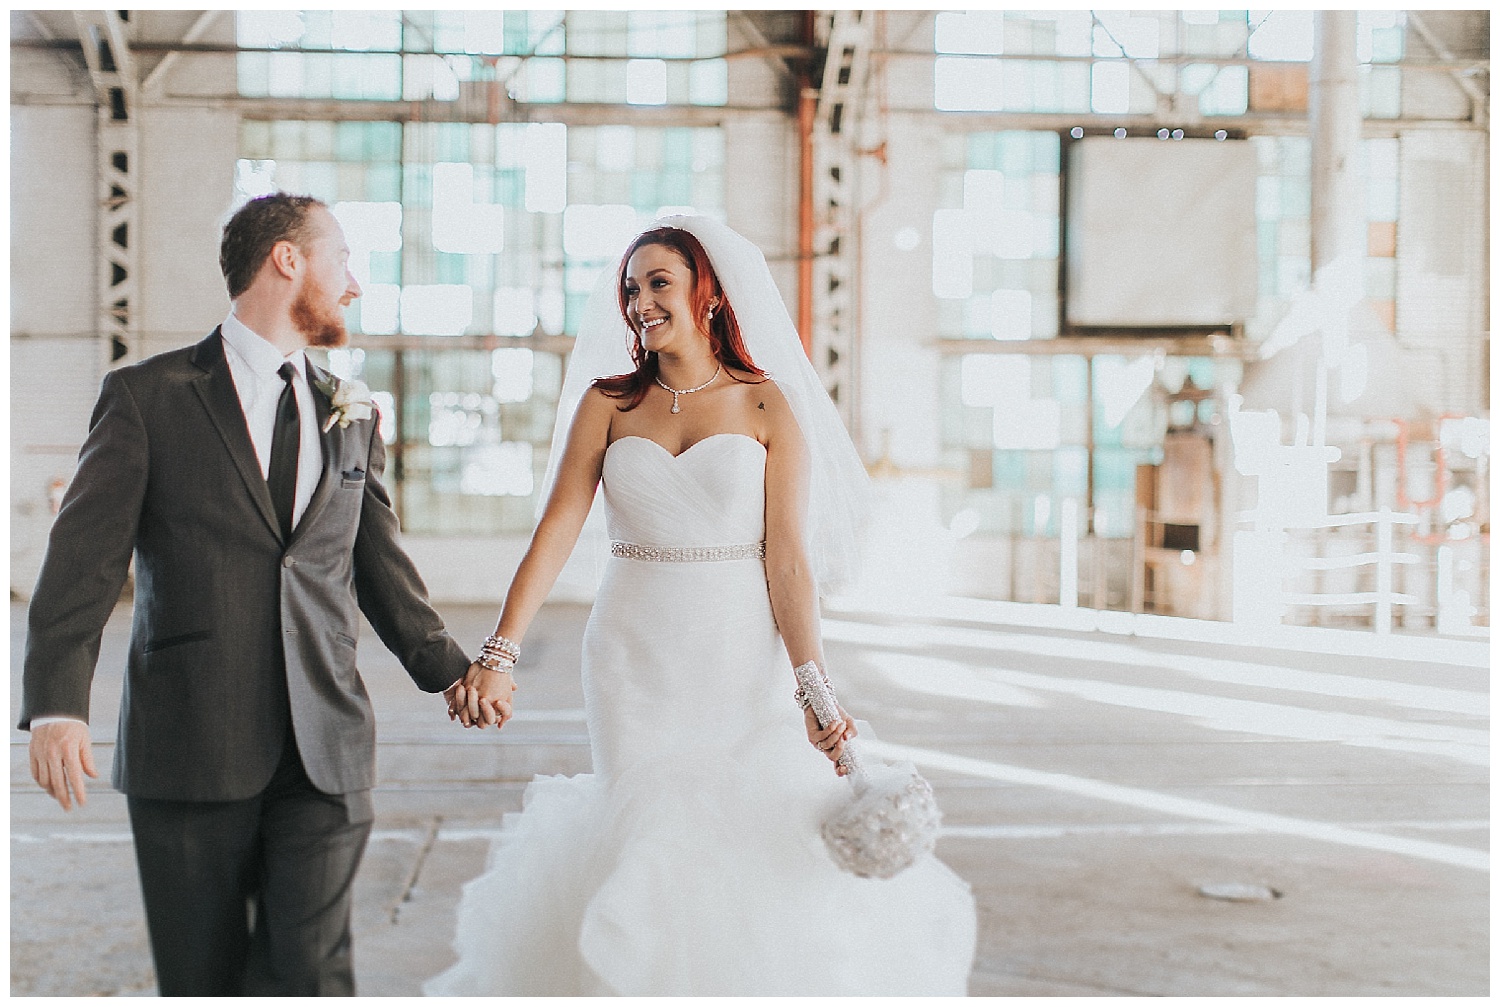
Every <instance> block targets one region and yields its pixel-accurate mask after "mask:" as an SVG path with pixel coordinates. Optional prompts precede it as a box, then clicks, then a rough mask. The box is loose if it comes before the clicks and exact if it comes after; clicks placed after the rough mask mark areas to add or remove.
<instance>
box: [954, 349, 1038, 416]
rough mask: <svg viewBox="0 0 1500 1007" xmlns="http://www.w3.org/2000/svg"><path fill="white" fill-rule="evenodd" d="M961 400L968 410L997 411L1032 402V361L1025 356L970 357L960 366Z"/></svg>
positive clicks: (990, 355)
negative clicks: (1014, 403) (1003, 405)
mask: <svg viewBox="0 0 1500 1007" xmlns="http://www.w3.org/2000/svg"><path fill="white" fill-rule="evenodd" d="M959 387H960V397H961V398H962V399H963V403H964V405H966V406H978V407H993V406H997V405H999V404H1000V403H1002V402H1006V401H1021V402H1028V401H1030V400H1031V361H1030V360H1029V359H1027V358H1026V357H1022V356H1004V355H1001V354H998V353H970V354H968V355H966V356H965V357H964V358H963V360H962V361H961V362H960V363H959Z"/></svg>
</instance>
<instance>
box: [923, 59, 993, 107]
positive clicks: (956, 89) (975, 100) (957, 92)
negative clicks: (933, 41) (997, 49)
mask: <svg viewBox="0 0 1500 1007" xmlns="http://www.w3.org/2000/svg"><path fill="white" fill-rule="evenodd" d="M1003 71H1004V66H1003V65H1002V64H1001V62H1000V61H999V60H996V59H974V58H971V57H968V56H939V57H938V58H937V59H935V60H933V64H932V103H933V106H934V107H936V108H938V109H939V110H941V111H944V112H998V111H1000V110H1001V109H1003V108H1004V107H1005V103H1004V99H1003V94H1002V92H1003V90H1004V87H1003V83H1002V81H1003V77H1004V73H1003Z"/></svg>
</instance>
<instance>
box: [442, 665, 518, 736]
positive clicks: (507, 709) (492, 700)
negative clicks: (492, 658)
mask: <svg viewBox="0 0 1500 1007" xmlns="http://www.w3.org/2000/svg"><path fill="white" fill-rule="evenodd" d="M515 691H516V683H515V679H513V678H511V676H510V673H509V672H505V671H490V670H489V669H488V668H485V667H484V666H483V665H481V664H479V663H477V662H476V663H474V664H471V665H469V670H468V672H467V674H465V675H464V677H463V678H461V679H459V680H458V681H457V682H454V683H453V684H452V685H451V686H449V687H448V688H447V689H446V690H444V692H443V698H444V699H446V700H447V701H448V719H449V720H457V721H459V722H460V723H461V724H463V725H464V726H465V727H478V728H481V729H482V728H486V727H489V726H490V725H494V727H495V729H496V730H499V729H500V728H502V727H504V726H505V722H506V721H507V720H509V719H510V718H511V716H512V713H513V710H512V705H511V704H512V700H511V697H512V695H513V694H514V693H515Z"/></svg>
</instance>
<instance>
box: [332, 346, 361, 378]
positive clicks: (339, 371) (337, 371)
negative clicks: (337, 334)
mask: <svg viewBox="0 0 1500 1007" xmlns="http://www.w3.org/2000/svg"><path fill="white" fill-rule="evenodd" d="M364 364H365V351H364V350H361V349H359V348H357V347H356V348H354V349H347V348H346V349H341V350H329V351H328V370H329V373H331V374H333V376H334V377H337V378H342V379H343V380H345V381H349V380H351V379H352V378H357V377H359V370H360V368H361V367H363V366H364Z"/></svg>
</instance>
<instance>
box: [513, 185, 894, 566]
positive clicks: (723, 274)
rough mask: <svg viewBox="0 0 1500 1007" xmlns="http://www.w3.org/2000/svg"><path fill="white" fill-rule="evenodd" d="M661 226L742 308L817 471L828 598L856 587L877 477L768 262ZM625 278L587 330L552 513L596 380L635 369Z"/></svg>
mask: <svg viewBox="0 0 1500 1007" xmlns="http://www.w3.org/2000/svg"><path fill="white" fill-rule="evenodd" d="M651 226H652V227H653V228H655V227H677V228H681V229H683V230H685V231H688V232H690V233H692V235H693V236H694V237H696V238H697V239H698V241H699V242H700V243H701V244H702V245H703V248H704V250H705V251H707V252H708V257H709V260H710V261H711V262H712V263H713V267H714V272H715V273H716V274H717V275H718V277H719V283H720V285H721V287H722V288H723V290H724V293H725V296H726V297H728V299H729V303H730V304H732V305H733V306H734V314H735V318H736V319H737V320H738V321H739V325H740V332H741V335H742V336H743V338H744V342H745V347H746V348H747V349H748V350H749V352H750V357H751V359H752V360H754V361H755V363H756V365H757V366H759V367H761V368H762V369H763V370H765V371H766V372H767V373H768V374H769V375H770V376H771V378H772V379H774V380H775V382H776V385H777V387H778V388H780V390H781V392H782V394H783V395H784V396H785V397H786V399H787V402H788V403H789V404H790V405H791V408H792V412H793V414H794V415H795V416H796V418H797V425H798V427H799V428H800V429H801V432H802V436H803V438H804V440H805V441H806V443H807V449H808V455H809V458H810V461H811V473H810V482H809V486H808V515H807V536H808V542H807V546H808V556H809V559H810V561H811V563H812V567H813V573H814V576H815V577H816V578H817V581H818V585H819V588H820V589H821V590H822V591H824V592H825V593H826V592H829V591H832V590H836V589H838V588H839V587H840V586H843V585H846V584H848V583H849V582H850V581H851V580H853V578H854V577H855V576H856V574H857V566H858V559H859V536H860V529H861V526H862V525H863V523H864V520H865V518H866V515H867V513H868V507H869V496H870V481H869V477H868V476H867V475H866V473H865V468H864V464H863V463H862V462H861V461H860V458H859V454H858V452H857V451H856V450H855V448H854V443H853V441H851V440H850V438H849V434H848V431H846V430H845V429H844V425H843V421H842V420H841V419H840V418H839V414H838V410H837V409H836V408H835V407H834V405H833V402H832V400H831V399H829V397H828V393H827V392H826V391H825V390H824V388H823V385H822V382H821V381H819V380H818V375H817V372H816V371H814V370H813V366H812V364H811V362H810V361H809V360H808V359H807V355H806V354H805V353H804V352H803V349H802V343H801V341H800V340H799V339H798V337H797V330H796V327H795V326H794V325H793V324H792V320H791V317H790V316H789V315H788V314H787V310H786V304H785V303H784V302H783V301H782V299H781V294H780V292H779V291H778V290H777V289H776V283H775V281H774V280H772V278H771V271H770V269H769V268H768V267H767V266H766V260H765V256H764V255H762V254H761V251H760V249H759V248H757V247H756V246H755V245H754V244H753V243H752V242H750V241H748V240H746V239H745V238H744V237H742V236H741V235H739V234H738V233H736V232H735V231H733V230H732V229H730V228H729V227H727V226H726V225H724V224H721V223H719V222H718V221H716V220H713V219H711V218H708V217H702V216H681V215H679V216H668V217H661V218H659V219H657V220H656V221H654V222H653V223H652V225H651ZM617 276H618V269H616V268H611V269H609V270H607V271H606V273H605V275H604V276H603V277H601V279H600V281H599V284H598V285H597V286H596V287H595V288H594V292H593V294H592V296H591V297H590V298H589V301H588V306H587V307H586V309H585V310H584V315H583V318H582V319H581V320H580V322H579V327H578V338H577V340H576V341H575V343H574V347H573V353H572V356H571V357H570V358H569V360H568V369H567V373H566V376H565V378H564V380H563V386H562V395H561V397H560V399H559V401H558V407H557V422H556V425H555V427H554V429H553V435H552V451H551V455H550V456H549V458H548V460H547V475H546V479H545V480H544V482H543V485H542V493H541V497H540V499H541V501H542V502H543V505H545V501H546V499H547V495H548V494H549V493H550V492H551V488H552V483H553V480H554V479H555V478H556V475H557V466H558V464H559V462H560V460H561V458H562V453H563V448H564V446H565V444H566V442H567V434H568V430H569V428H570V427H571V426H572V423H573V413H574V411H575V410H576V409H577V408H578V403H579V402H580V401H581V400H582V398H583V395H584V393H585V392H586V391H587V390H588V388H589V385H590V384H591V383H592V382H593V380H594V379H595V378H599V377H604V376H606V375H611V374H624V373H626V372H628V371H631V370H633V369H634V366H635V365H634V364H633V363H632V361H631V359H630V352H629V344H630V330H629V328H628V327H627V326H626V324H625V320H624V319H623V318H622V317H621V316H620V308H619V304H618V301H617V299H616V292H615V283H616V280H617Z"/></svg>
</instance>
